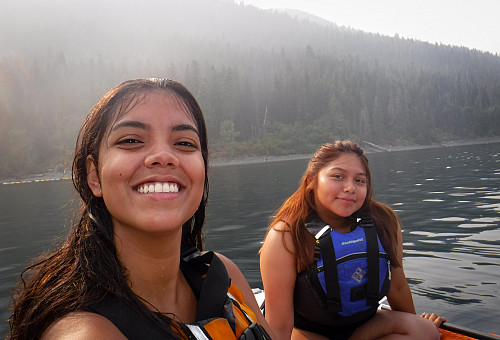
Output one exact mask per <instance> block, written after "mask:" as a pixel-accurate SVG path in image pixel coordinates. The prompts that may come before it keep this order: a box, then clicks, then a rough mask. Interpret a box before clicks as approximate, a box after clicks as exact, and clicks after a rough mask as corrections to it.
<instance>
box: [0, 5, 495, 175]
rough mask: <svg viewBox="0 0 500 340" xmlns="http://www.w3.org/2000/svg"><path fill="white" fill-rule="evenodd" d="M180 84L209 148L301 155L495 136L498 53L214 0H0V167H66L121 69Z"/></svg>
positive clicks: (237, 153)
mask: <svg viewBox="0 0 500 340" xmlns="http://www.w3.org/2000/svg"><path fill="white" fill-rule="evenodd" d="M151 76H155V77H168V78H174V79H178V80H180V81H181V82H183V83H184V84H185V85H186V86H187V87H188V88H189V89H190V90H192V92H193V93H194V94H195V96H196V97H197V98H198V99H199V101H200V104H201V106H202V108H203V110H204V112H205V115H206V120H207V126H208V129H209V140H210V143H211V151H212V154H213V155H214V156H216V157H218V156H224V157H242V156H251V155H279V154H293V153H306V152H311V151H312V150H314V149H315V148H316V147H317V146H318V145H319V144H322V143H324V142H326V141H330V140H333V139H339V138H353V139H356V140H367V141H370V142H373V143H377V144H389V143H391V144H393V143H399V144H412V143H419V144H426V143H435V142H440V141H444V140H450V139H467V138H477V137H484V136H497V135H498V134H499V132H498V131H500V130H499V128H500V57H498V56H496V55H492V54H490V53H483V52H479V51H476V50H470V49H467V48H463V47H452V46H445V45H436V44H429V43H424V42H421V41H416V40H409V39H400V38H398V37H386V36H381V35H378V34H371V33H365V32H361V31H358V30H355V29H350V28H345V27H338V26H336V25H335V24H333V23H329V22H327V21H325V20H323V19H320V18H317V17H314V16H311V15H308V14H307V13H302V12H287V13H284V12H279V11H265V10H261V9H258V8H255V7H253V6H246V5H243V4H239V3H236V2H233V1H218V0H182V1H174V0H144V1H140V2H139V1H136V0H135V1H132V0H123V1H111V0H110V1H97V0H88V1H82V0H72V1H65V0H44V1H38V0H23V1H14V0H8V1H2V2H1V3H0V143H1V145H2V146H3V147H2V148H1V149H0V177H6V176H15V175H23V174H28V173H33V172H41V171H46V169H48V168H56V167H57V168H59V169H62V168H64V167H67V166H68V164H69V161H70V160H71V154H72V150H73V147H74V141H75V138H76V134H77V132H78V128H79V126H80V124H81V122H82V120H83V118H84V116H85V115H86V113H87V112H88V110H89V109H90V108H91V106H92V105H94V104H95V103H96V101H97V100H98V99H99V98H100V97H101V96H102V94H103V93H104V92H105V91H107V90H108V89H110V88H111V87H112V86H114V85H116V84H118V83H120V82H121V81H123V80H126V79H129V78H136V77H151Z"/></svg>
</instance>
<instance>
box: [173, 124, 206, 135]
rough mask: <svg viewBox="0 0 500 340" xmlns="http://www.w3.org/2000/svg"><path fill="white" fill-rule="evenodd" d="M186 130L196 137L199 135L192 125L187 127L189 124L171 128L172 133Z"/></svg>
mask: <svg viewBox="0 0 500 340" xmlns="http://www.w3.org/2000/svg"><path fill="white" fill-rule="evenodd" d="M186 130H189V131H193V132H194V133H196V134H197V135H198V136H199V135H200V134H199V133H198V130H197V129H196V128H195V127H194V126H192V125H189V124H179V125H175V126H174V127H173V128H172V131H186Z"/></svg>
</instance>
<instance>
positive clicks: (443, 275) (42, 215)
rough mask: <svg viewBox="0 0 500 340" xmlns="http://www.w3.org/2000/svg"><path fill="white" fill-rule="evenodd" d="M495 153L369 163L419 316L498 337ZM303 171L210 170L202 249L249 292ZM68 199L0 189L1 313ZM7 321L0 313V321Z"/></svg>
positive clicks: (64, 191) (499, 199)
mask: <svg viewBox="0 0 500 340" xmlns="http://www.w3.org/2000/svg"><path fill="white" fill-rule="evenodd" d="M499 150H500V144H490V145H481V146H465V147H450V148H439V149H429V150H415V151H405V152H390V153H373V154H369V155H368V156H369V159H370V164H371V170H372V175H373V179H374V188H375V192H376V198H377V199H378V200H380V201H382V202H384V203H387V204H389V205H390V206H391V207H392V208H393V209H394V210H395V211H396V212H397V214H398V215H399V217H400V218H401V220H402V223H403V239H404V256H405V259H404V267H405V272H406V274H407V278H408V281H409V283H410V286H411V289H412V291H413V294H414V300H415V305H416V309H417V311H418V312H424V311H430V312H437V313H439V314H442V315H445V316H446V317H447V318H448V320H450V321H451V322H453V323H457V324H460V325H463V326H466V327H470V328H476V329H477V328H479V329H481V330H488V331H490V332H496V333H500V323H499V322H498V320H500V310H499V308H498V305H499V304H500V215H499V212H500V168H499V167H500V152H499ZM306 165H307V160H306V159H303V160H295V161H283V162H272V163H262V164H240V165H232V166H223V167H213V168H211V169H210V197H209V205H208V210H207V219H206V221H207V223H206V227H205V243H206V248H207V249H213V250H216V251H218V252H221V253H223V254H224V255H226V256H228V257H229V258H231V259H232V260H234V262H236V264H237V265H238V266H239V267H240V269H241V270H242V271H243V273H244V274H245V276H246V277H247V279H248V281H249V283H250V285H251V286H254V287H257V286H260V287H261V280H260V271H259V257H258V250H259V248H260V246H261V242H262V240H263V238H264V235H265V233H266V229H267V224H268V222H269V218H270V216H271V215H272V214H273V212H274V211H275V210H276V208H278V206H279V205H280V204H281V203H282V202H283V200H284V199H285V198H286V197H288V196H289V195H290V194H291V193H292V192H293V191H294V190H295V189H296V188H297V186H298V184H299V180H300V177H301V175H302V173H303V172H304V170H305V167H306ZM73 197H74V193H73V189H72V187H71V183H70V182H69V181H63V182H51V183H33V184H26V185H12V186H0V216H2V219H0V230H2V238H0V306H7V304H8V303H9V299H10V291H11V288H12V284H13V283H14V281H15V280H16V279H17V278H18V275H19V273H20V271H21V270H22V268H23V267H24V265H25V264H26V262H27V261H28V260H30V259H32V258H33V257H34V256H36V255H38V254H39V253H40V252H41V251H42V250H45V249H47V248H48V247H49V246H50V245H51V244H52V243H53V242H54V237H55V236H59V237H64V236H65V234H66V233H67V226H68V221H69V217H70V214H69V213H68V211H69V209H68V201H71V199H72V198H73ZM459 305H460V307H459V308H457V306H459ZM7 317H8V312H7V311H6V308H5V307H2V311H0V318H2V319H3V320H6V319H7ZM5 326H6V325H5ZM2 327H3V326H2V325H0V337H1V335H2V334H1V333H4V332H5V329H6V328H5V327H3V328H2Z"/></svg>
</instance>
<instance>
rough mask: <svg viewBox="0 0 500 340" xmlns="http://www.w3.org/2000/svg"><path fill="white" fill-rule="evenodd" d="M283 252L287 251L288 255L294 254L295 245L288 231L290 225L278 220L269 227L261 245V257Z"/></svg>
mask: <svg viewBox="0 0 500 340" xmlns="http://www.w3.org/2000/svg"><path fill="white" fill-rule="evenodd" d="M283 252H287V253H289V255H290V256H293V255H294V254H295V245H294V243H293V238H292V234H291V232H290V226H289V225H288V224H286V223H285V222H283V221H280V222H278V223H276V224H275V225H274V226H272V228H271V229H269V232H268V233H267V235H266V238H265V240H264V244H263V245H262V249H261V257H262V256H266V255H268V254H272V255H273V256H274V255H276V254H277V253H283Z"/></svg>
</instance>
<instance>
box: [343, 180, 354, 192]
mask: <svg viewBox="0 0 500 340" xmlns="http://www.w3.org/2000/svg"><path fill="white" fill-rule="evenodd" d="M354 188H355V186H354V182H353V181H345V184H344V191H345V192H354V190H355V189H354Z"/></svg>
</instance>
